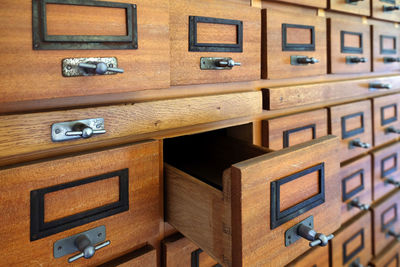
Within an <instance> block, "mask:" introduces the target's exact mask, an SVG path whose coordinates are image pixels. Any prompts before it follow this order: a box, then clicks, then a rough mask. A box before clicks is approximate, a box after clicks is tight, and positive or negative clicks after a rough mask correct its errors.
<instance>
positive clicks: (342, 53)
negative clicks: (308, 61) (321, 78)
mask: <svg viewBox="0 0 400 267" xmlns="http://www.w3.org/2000/svg"><path fill="white" fill-rule="evenodd" d="M328 25H329V37H330V43H329V47H330V65H329V72H330V73H334V74H336V73H363V72H370V71H371V56H370V54H371V53H370V47H371V41H370V27H369V25H364V24H357V23H353V22H342V21H338V20H335V19H328Z"/></svg>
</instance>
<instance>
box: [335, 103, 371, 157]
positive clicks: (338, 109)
mask: <svg viewBox="0 0 400 267" xmlns="http://www.w3.org/2000/svg"><path fill="white" fill-rule="evenodd" d="M360 112H361V113H362V115H363V124H364V125H363V126H364V130H363V131H362V132H360V133H358V134H355V135H352V136H350V137H345V136H343V135H342V132H343V127H342V120H344V118H345V117H346V116H349V115H353V114H357V113H360ZM356 119H357V121H354V124H353V123H352V122H353V120H351V119H349V120H344V121H345V122H344V123H343V126H345V127H346V128H345V129H346V131H347V132H348V131H349V130H351V129H355V128H359V126H360V120H361V116H358V115H357V116H356ZM329 121H330V125H329V128H330V132H329V133H330V134H333V135H336V136H339V137H340V140H341V141H340V158H339V160H340V161H341V162H343V161H345V160H348V159H350V158H353V157H355V156H357V155H360V154H362V153H365V152H367V151H368V149H365V148H361V147H354V148H352V149H350V148H349V142H351V141H352V140H354V139H356V138H360V141H361V142H365V143H368V144H370V145H371V146H372V117H371V101H360V102H355V103H351V104H345V105H338V106H333V107H330V108H329Z"/></svg>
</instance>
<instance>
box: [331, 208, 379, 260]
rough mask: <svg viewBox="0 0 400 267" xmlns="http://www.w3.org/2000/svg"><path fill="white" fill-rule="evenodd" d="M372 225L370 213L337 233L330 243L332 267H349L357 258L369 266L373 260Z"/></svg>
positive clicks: (365, 213)
mask: <svg viewBox="0 0 400 267" xmlns="http://www.w3.org/2000/svg"><path fill="white" fill-rule="evenodd" d="M371 225H372V224H371V212H369V211H368V212H364V215H362V216H361V217H359V218H357V219H356V220H353V221H352V222H351V223H350V224H346V225H343V226H342V227H341V228H340V230H339V231H338V232H336V233H335V237H334V238H333V239H332V240H331V241H330V249H331V253H332V258H331V261H332V267H337V266H349V265H350V264H351V263H352V262H353V261H355V260H356V259H357V258H358V259H359V260H360V263H361V264H362V265H363V266H366V265H367V264H368V262H369V261H370V260H371V259H372V236H371V235H372V226H371ZM344 247H345V248H344ZM345 249H346V250H345ZM356 251H358V252H356ZM350 255H353V256H352V257H350ZM344 259H346V261H344Z"/></svg>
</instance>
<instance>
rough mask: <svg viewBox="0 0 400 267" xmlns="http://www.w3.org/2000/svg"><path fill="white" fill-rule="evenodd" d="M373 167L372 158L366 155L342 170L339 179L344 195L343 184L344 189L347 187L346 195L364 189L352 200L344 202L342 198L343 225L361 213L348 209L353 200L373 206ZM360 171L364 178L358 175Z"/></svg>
mask: <svg viewBox="0 0 400 267" xmlns="http://www.w3.org/2000/svg"><path fill="white" fill-rule="evenodd" d="M371 165H372V159H371V156H370V155H366V156H364V157H362V158H360V159H357V160H355V161H352V162H351V163H349V164H346V165H345V166H342V167H341V168H340V172H339V177H340V183H341V185H342V194H343V192H345V190H344V188H343V183H345V185H344V187H346V192H345V193H346V194H349V193H351V191H353V190H357V188H361V187H363V189H362V190H361V191H359V192H358V193H356V194H355V195H353V196H352V197H351V198H350V199H347V200H343V198H342V214H341V222H342V224H343V223H345V222H346V221H348V220H349V219H351V218H353V217H355V216H356V215H357V214H360V213H361V210H360V209H358V208H355V207H353V208H351V209H350V210H349V209H348V208H347V204H348V203H349V202H351V201H352V200H353V199H355V198H358V199H359V201H360V203H362V204H368V205H371V203H372V185H371V184H372V170H371ZM359 171H362V172H363V176H361V174H360V175H356V173H357V172H359ZM350 177H352V178H350ZM345 179H346V180H345ZM361 179H362V180H361ZM343 180H345V182H343ZM361 184H363V186H361Z"/></svg>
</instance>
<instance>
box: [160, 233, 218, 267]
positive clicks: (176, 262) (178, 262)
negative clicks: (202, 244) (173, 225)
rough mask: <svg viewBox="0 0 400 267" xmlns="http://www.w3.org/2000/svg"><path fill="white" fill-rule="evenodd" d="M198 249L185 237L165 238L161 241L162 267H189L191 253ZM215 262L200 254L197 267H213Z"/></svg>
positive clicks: (203, 253) (202, 253)
mask: <svg viewBox="0 0 400 267" xmlns="http://www.w3.org/2000/svg"><path fill="white" fill-rule="evenodd" d="M198 249H199V247H198V246H196V245H195V244H194V243H192V242H191V241H190V240H189V239H187V238H186V237H183V236H181V235H178V236H173V237H170V238H167V239H166V240H164V241H163V253H164V263H163V266H164V267H188V266H191V260H192V253H193V252H195V251H196V250H198ZM216 264H217V262H216V261H215V260H214V259H213V258H211V257H210V256H208V255H207V254H206V253H205V252H201V253H200V256H199V267H213V266H214V265H216Z"/></svg>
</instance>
